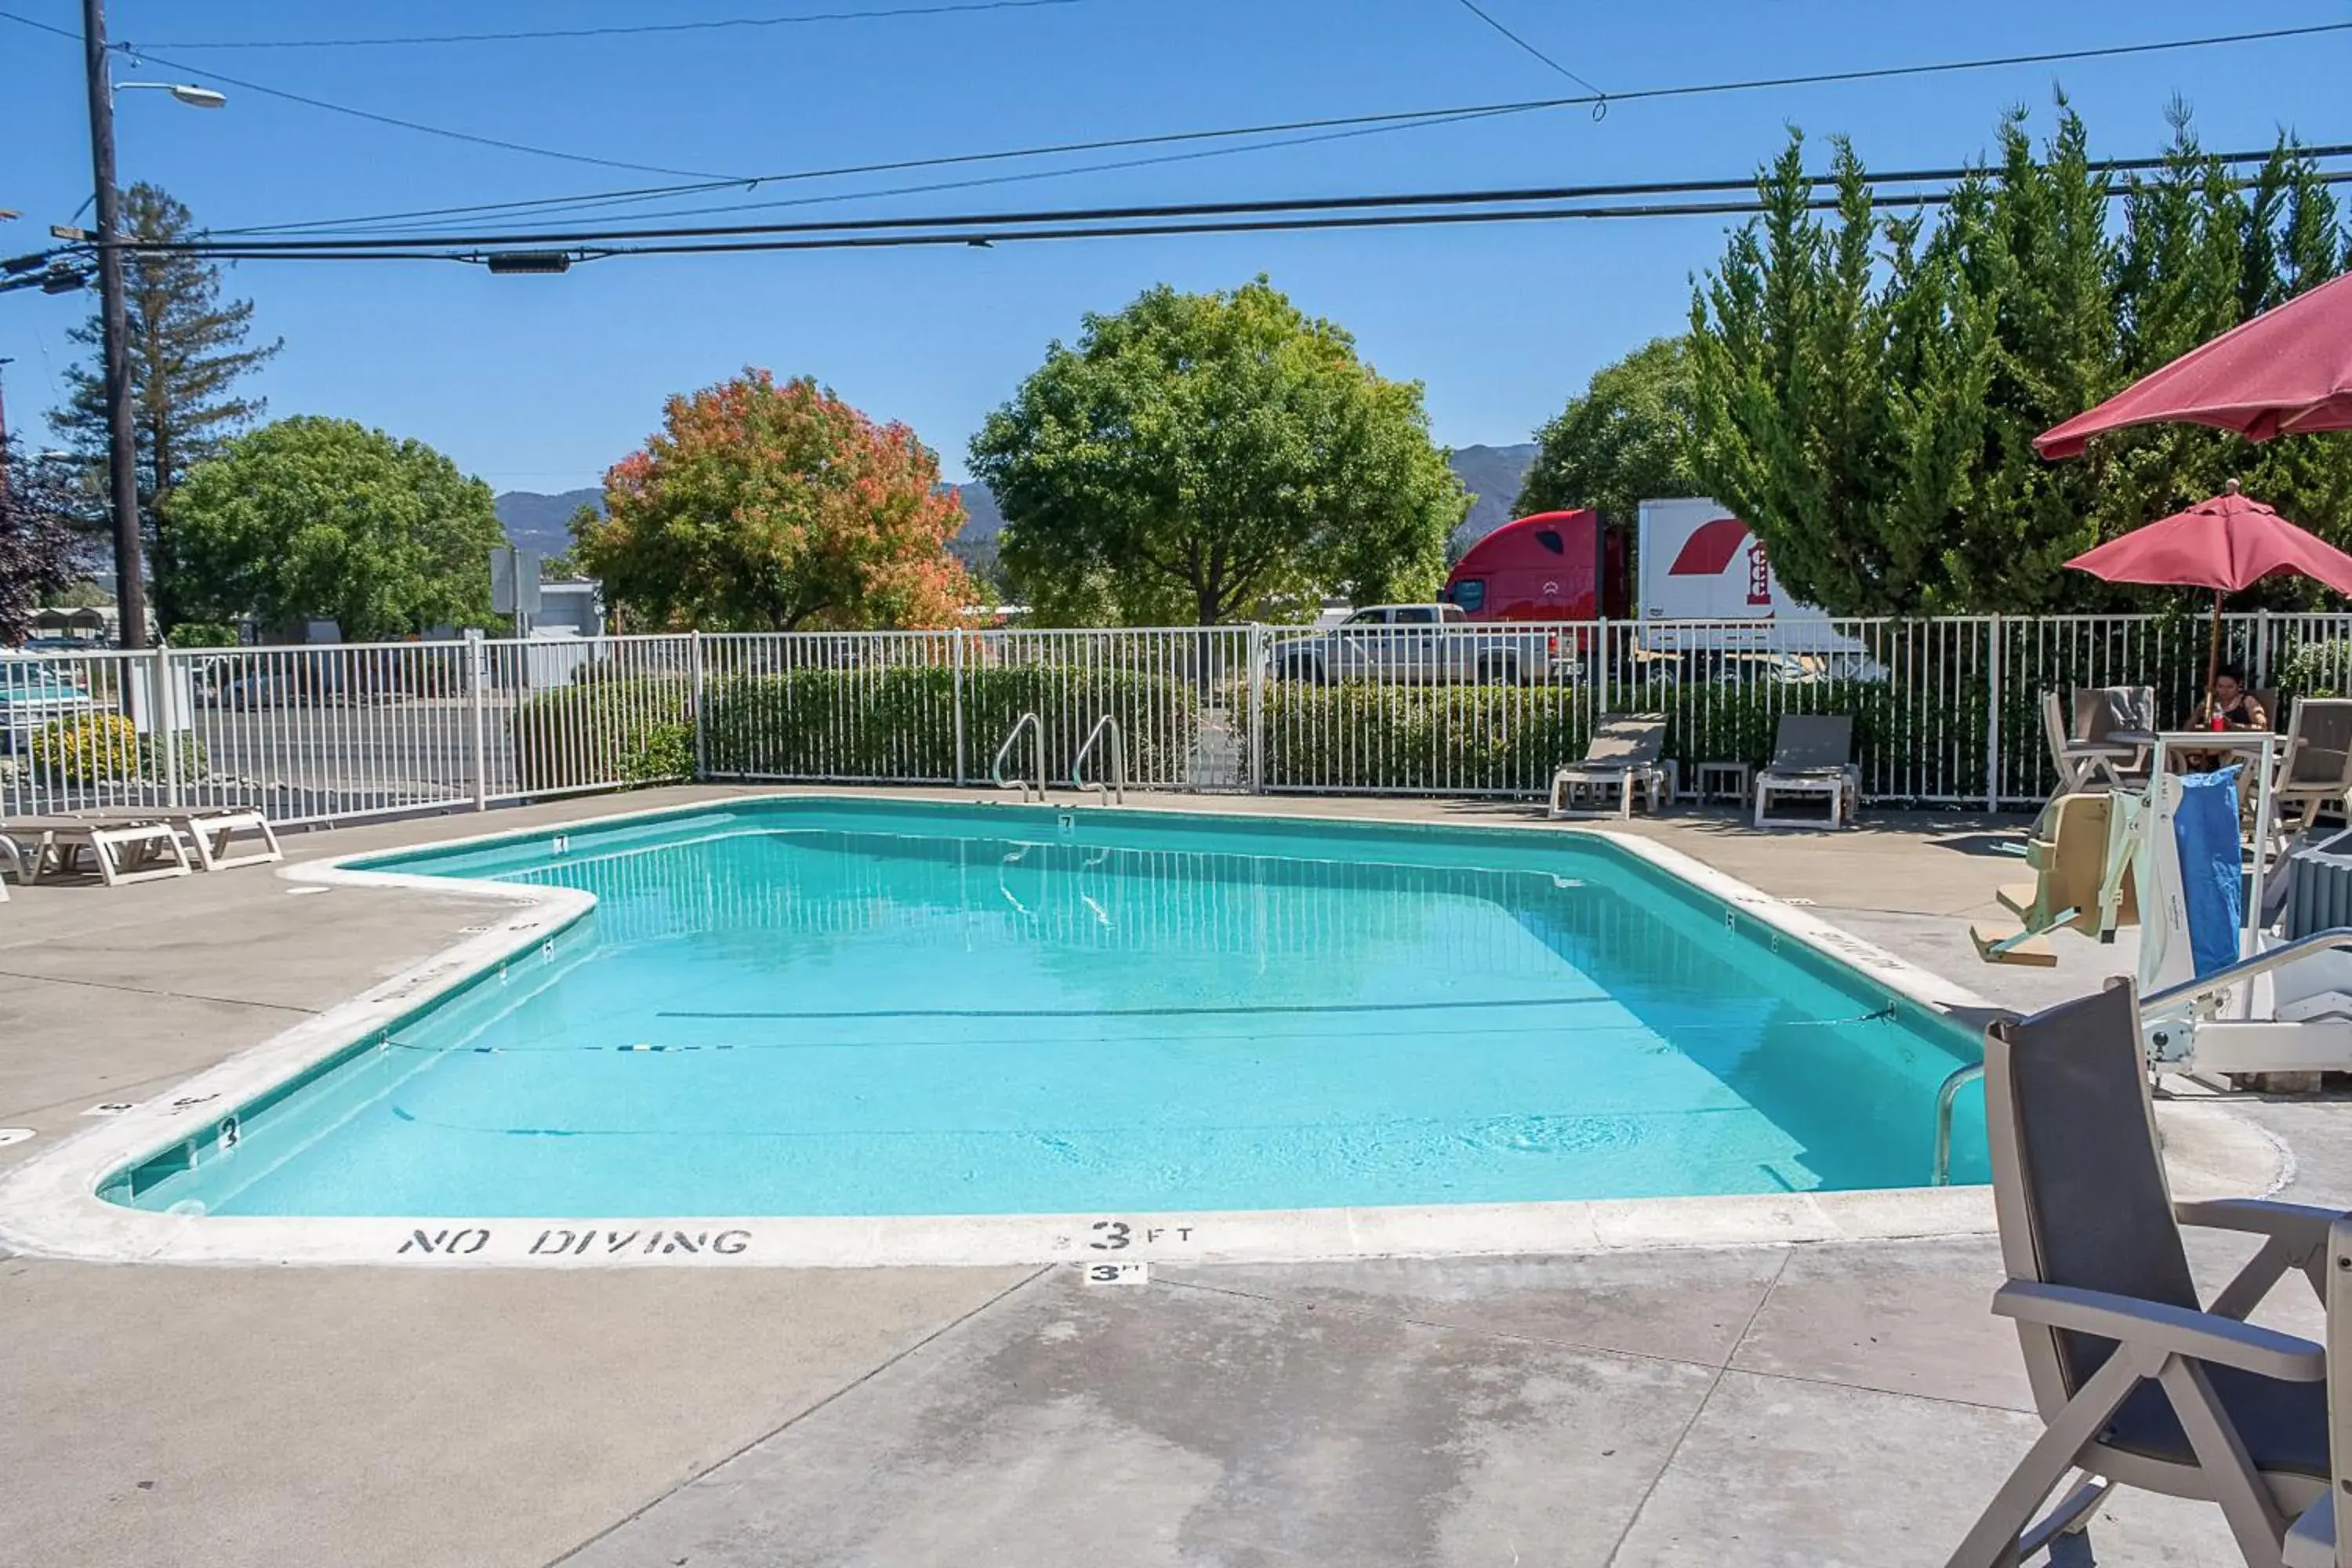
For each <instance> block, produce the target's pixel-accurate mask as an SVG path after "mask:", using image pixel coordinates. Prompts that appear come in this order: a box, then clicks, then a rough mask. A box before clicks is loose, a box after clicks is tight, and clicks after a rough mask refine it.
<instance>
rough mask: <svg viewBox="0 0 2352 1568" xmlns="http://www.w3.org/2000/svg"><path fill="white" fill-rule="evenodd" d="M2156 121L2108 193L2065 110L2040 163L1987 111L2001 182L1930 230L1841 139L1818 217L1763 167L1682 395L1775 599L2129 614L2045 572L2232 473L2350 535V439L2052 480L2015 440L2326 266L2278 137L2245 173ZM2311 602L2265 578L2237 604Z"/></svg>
mask: <svg viewBox="0 0 2352 1568" xmlns="http://www.w3.org/2000/svg"><path fill="white" fill-rule="evenodd" d="M2170 120H2171V123H2172V126H2173V141H2172V145H2171V147H2170V149H2169V151H2168V154H2167V156H2166V158H2165V161H2164V163H2163V164H2162V166H2161V167H2160V168H2158V169H2156V170H2154V171H2151V172H2149V173H2147V174H2142V175H2136V176H2133V177H2131V178H2129V179H2126V180H2123V181H2121V182H2119V183H2111V182H2110V181H2109V180H2108V179H2107V178H2106V177H2105V176H2104V175H2102V174H2099V173H2097V172H2096V171H2095V170H2093V169H2092V168H2091V166H2090V160H2089V157H2088V154H2087V151H2086V149H2087V138H2086V137H2085V135H2084V128H2083V125H2082V122H2081V121H2080V120H2079V119H2078V118H2077V117H2076V116H2075V115H2074V112H2073V111H2072V110H2069V109H2067V108H2066V107H2065V105H2064V102H2063V100H2061V102H2060V112H2059V121H2058V127H2057V130H2056V132H2055V134H2054V135H2053V137H2052V138H2051V139H2050V141H2049V142H2047V143H2046V144H2045V145H2044V146H2043V147H2042V148H2041V149H2039V150H2038V151H2037V150H2036V149H2035V148H2034V147H2033V145H2032V142H2031V141H2030V139H2029V137H2028V136H2027V133H2026V131H2025V125H2024V121H2023V119H2022V117H2021V116H2011V118H2010V119H2009V120H2008V121H2005V122H2004V123H2003V125H2002V128H2001V132H2000V142H2001V147H2000V163H1998V165H1997V166H1993V167H1988V168H1986V169H1984V170H1982V171H1979V173H1978V174H1974V175H1972V176H1970V177H1969V178H1968V179H1965V180H1963V181H1962V182H1960V184H1959V186H1958V190H1957V192H1956V193H1955V195H1954V198H1953V200H1952V201H1951V202H1950V204H1949V205H1948V210H1947V211H1945V212H1944V213H1943V214H1941V215H1940V216H1938V217H1937V218H1935V219H1934V220H1933V221H1932V223H1931V222H1929V221H1927V220H1923V219H1920V218H1917V217H1904V218H1901V219H1897V220H1895V221H1892V222H1889V221H1886V220H1885V219H1884V218H1881V217H1878V216H1874V214H1873V213H1872V211H1871V202H1870V197H1869V190H1868V186H1867V183H1866V179H1865V176H1864V173H1863V171H1862V169H1861V167H1860V165H1859V164H1858V163H1856V162H1854V160H1853V156H1852V154H1851V153H1850V152H1847V151H1846V150H1844V149H1843V147H1841V149H1840V153H1839V157H1838V160H1837V163H1836V164H1835V166H1834V170H1833V174H1834V178H1835V183H1836V188H1837V196H1836V202H1835V205H1836V209H1837V211H1836V216H1835V217H1834V218H1833V219H1832V220H1830V221H1826V222H1825V221H1823V220H1822V219H1820V218H1819V217H1817V216H1815V214H1814V212H1813V211H1812V210H1811V206H1810V204H1811V202H1812V201H1813V200H1814V199H1815V193H1814V190H1813V188H1812V187H1811V185H1809V184H1808V183H1807V181H1806V179H1805V177H1804V174H1803V169H1802V165H1801V163H1800V162H1799V161H1798V151H1799V149H1798V143H1797V142H1795V141H1794V140H1793V139H1792V141H1791V142H1790V147H1789V149H1788V151H1786V152H1784V153H1782V154H1781V156H1780V158H1779V159H1777V160H1776V161H1775V162H1774V163H1771V164H1769V165H1768V166H1767V168H1766V169H1765V170H1764V172H1763V174H1762V175H1761V178H1760V183H1759V191H1760V192H1761V194H1762V195H1763V197H1764V202H1765V206H1766V212H1765V215H1764V216H1762V217H1761V218H1759V220H1757V221H1756V222H1755V223H1753V224H1751V225H1749V226H1748V227H1746V228H1743V229H1741V230H1739V231H1738V232H1737V233H1735V234H1733V235H1732V236H1731V237H1730V239H1729V241H1728V243H1727V246H1726V247H1725V250H1724V256H1723V260H1722V261H1721V263H1719V264H1718V266H1717V268H1716V270H1715V271H1713V272H1712V273H1710V274H1708V275H1707V277H1706V279H1704V280H1703V281H1702V283H1701V285H1700V287H1699V289H1698V290H1697V293H1696V298H1695V299H1694V301H1693V312H1692V336H1691V348H1690V360H1691V364H1692V367H1693V373H1694V384H1695V385H1694V395H1693V405H1694V408H1695V410H1696V420H1695V423H1696V432H1697V435H1698V437H1700V438H1701V439H1702V440H1703V441H1704V443H1705V451H1704V455H1703V456H1702V457H1701V458H1699V459H1698V466H1699V468H1700V474H1701V478H1702V479H1703V480H1704V481H1705V482H1706V485H1707V487H1708V488H1709V489H1710V491H1711V493H1713V494H1714V495H1715V496H1716V497H1717V500H1722V501H1724V502H1725V503H1727V505H1730V506H1732V507H1734V508H1737V509H1738V510H1740V512H1741V514H1742V515H1743V516H1745V517H1747V518H1748V521H1749V522H1750V523H1751V524H1753V525H1754V526H1755V528H1756V530H1757V531H1758V533H1759V536H1760V537H1762V538H1763V539H1764V541H1765V542H1766V543H1767V544H1768V546H1769V548H1770V549H1771V552H1772V554H1773V558H1774V561H1775V562H1776V563H1777V564H1778V565H1779V566H1780V571H1781V574H1782V578H1783V580H1784V581H1785V582H1786V583H1787V584H1788V585H1789V587H1790V590H1791V591H1792V592H1793V593H1796V594H1798V595H1801V596H1803V597H1806V598H1810V599H1811V600H1812V601H1814V602H1815V603H1817V604H1820V605H1824V606H1825V607H1827V608H1829V609H1831V610H1832V611H1835V612H1838V613H1842V614H1848V615H1860V614H1915V613H1921V612H1929V613H1937V612H1966V611H1985V610H1998V611H2002V612H2007V613H2027V612H2032V611H2038V610H2063V609H2088V608H2133V609H2146V608H2149V607H2152V601H2151V595H2150V592H2149V591H2148V590H2147V589H2116V588H2113V587H2110V586H2108V585H2105V584H2100V583H2098V582H2096V581H2095V580H2094V579H2091V578H2088V577H2085V576H2084V575H2083V574H2079V573H2072V572H2067V571H2064V570H2063V563H2064V562H2065V561H2066V559H2067V558H2068V557H2069V556H2071V555H2073V554H2074V553H2076V552H2079V551H2081V550H2083V549H2084V548H2087V547H2088V546H2090V545H2091V544H2094V543H2095V542H2098V541H2099V540H2101V539H2106V538H2113V537H2115V536H2116V535H2117V534H2120V533H2123V532H2126V531H2129V530H2131V529H2134V528H2137V527H2139V526H2140V525H2142V524H2144V523H2147V522H2148V521H2153V520H2154V519H2156V518H2158V517H2160V516H2162V515H2164V514H2165V513H2167V512H2169V511H2173V510H2179V508H2181V507H2184V506H2188V505H2190V504H2193V503H2194V502H2196V501H2199V500H2203V499H2204V498H2205V497H2207V496H2210V495H2212V494H2214V493H2215V492H2216V491H2218V490H2220V489H2221V487H2222V485H2223V484H2224V483H2225V482H2226V481H2228V480H2229V479H2242V481H2243V483H2244V485H2245V488H2246V490H2247V492H2248V493H2249V494H2251V495H2253V496H2255V497H2257V498H2259V499H2261V500H2266V501H2268V502H2270V503H2272V504H2273V505H2274V506H2276V507H2277V508H2278V509H2279V510H2280V511H2281V512H2283V513H2284V514H2285V515H2287V516H2289V517H2292V518H2294V519H2295V520H2296V521H2299V522H2302V523H2304V524H2305V526H2307V527H2310V528H2312V529H2313V530H2314V531H2317V532H2318V533H2320V534H2321V535H2322V536H2324V537H2326V538H2329V539H2331V540H2335V541H2336V542H2345V543H2352V435H2343V436H2298V437H2286V438H2283V439H2280V440H2276V441H2273V442H2270V443H2267V444H2264V445H2261V446H2256V445H2253V444H2251V443H2248V442H2246V441H2244V440H2242V439H2241V438H2240V437H2236V436H2234V435H2231V434H2229V433H2227V432H2223V431H2216V430H2209V429H2205V428H2203V427H2201V426H2185V425H2159V426H2147V427H2143V428H2137V429H2131V430H2124V431H2118V432H2116V433H2113V434H2111V435H2108V436H2105V437H2100V438H2099V439H2098V440H2096V441H2094V442H2093V443H2092V444H2091V447H2090V450H2089V452H2088V453H2087V454H2086V455H2085V456H2084V457H2082V458H2075V459H2073V460H2070V461H2067V462H2063V463H2050V462H2045V461H2044V460H2043V459H2042V458H2041V456H2040V455H2039V454H2038V453H2036V452H2035V451H2034V450H2033V448H2032V438H2033V437H2034V436H2035V435H2037V434H2039V433H2040V432H2042V431H2043V430H2046V429H2048V428H2049V427H2051V426H2053V425H2056V424H2058V423H2060V422H2061V421H2063V420H2064V419H2066V418H2069V417H2071V416H2074V414H2077V413H2079V412H2081V411H2082V410H2083V409H2085V408H2088V407H2090V406H2092V405H2095V404H2096V403H2098V402H2099V401H2100V400H2101V399H2102V398H2104V397H2105V396H2107V395H2111V394H2112V393H2114V392H2115V391H2116V390H2117V389H2118V388H2120V387H2122V386H2124V385H2125V384H2127V383H2129V382H2131V381H2133V380H2135V379H2137V377H2139V376H2141V375H2144V374H2147V373H2148V372H2149V371H2151V370H2154V369H2156V368H2157V367H2158V365H2161V364H2163V363H2167V362H2168V361H2169V360H2171V359H2173V358H2175V357H2177V356H2178V355H2179V354H2182V353H2186V352H2188V351H2189V350H2190V349H2192V348H2195V347H2196V346H2198V345H2199V344H2200V343H2202V342H2207V341H2209V340H2210V339H2212V338H2214V337H2216V336H2218V335H2219V334H2221V332H2224V331H2228V330H2229V329H2230V328H2231V327H2233V326H2236V325H2237V324H2238V323H2239V322H2241V321H2245V320H2246V319H2248V318H2249V317H2251V316H2252V315H2253V314H2254V313H2256V312H2258V311H2260V310H2267V309H2270V308H2272V307H2273V306H2275V305H2277V304H2279V303H2281V302H2282V301H2284V300H2287V299H2290V298H2292V297H2293V296H2294V294H2296V293H2299V292H2301V291H2302V290H2304V289H2309V288H2311V287H2313V286H2315V284H2318V283H2321V282H2324V281H2326V279H2328V278H2330V277H2333V276H2335V275H2336V273H2337V272H2338V271H2339V270H2341V269H2342V268H2343V267H2344V265H2345V262H2346V255H2345V251H2344V249H2343V246H2344V235H2343V233H2342V224H2341V221H2340V213H2339V209H2338V206H2337V204H2336V198H2335V196H2334V195H2332V193H2331V192H2330V190H2329V189H2328V187H2327V185H2326V183H2325V181H2324V180H2323V179H2322V178H2321V176H2320V174H2319V173H2318V172H2317V171H2316V170H2315V168H2314V167H2313V165H2312V163H2311V161H2310V159H2309V158H2308V157H2307V156H2306V155H2305V154H2303V153H2301V152H2299V151H2298V150H2297V149H2296V148H2295V146H2294V143H2293V142H2291V141H2284V140H2283V141H2282V142H2281V143H2280V145H2279V146H2278V148H2277V149H2276V150H2275V151H2274V152H2273V154H2272V156H2271V157H2270V158H2269V159H2268V160H2266V161H2265V163H2263V166H2262V167H2261V168H2259V169H2258V170H2256V171H2254V172H2253V173H2252V174H2250V175H2249V174H2242V173H2240V172H2239V171H2237V170H2235V169H2233V168H2232V167H2231V166H2229V165H2225V164H2223V163H2221V161H2220V160H2218V159H2216V158H2214V157H2212V156H2211V155H2210V154H2209V153H2205V152H2204V151H2203V150H2202V149H2201V148H2200V146H2199V144H2198V142H2197V139H2196V137H2195V136H2194V134H2193V133H2192V132H2190V130H2189V120H2188V115H2187V113H2186V111H2185V110H2183V109H2182V108H2180V106H2179V105H2178V104H2176V105H2175V106H2174V107H2173V110H2172V111H2171V114H2170ZM2118 207H2119V208H2120V211H2119V213H2118V211H2117V210H2116V209H2117V208H2118ZM1881 236H1883V237H1884V246H1883V247H1882V248H1881V249H1880V250H1879V252H1878V254H1877V257H1876V261H1875V266H1874V267H1872V266H1868V265H1864V266H1862V267H1861V268H1859V269H1857V266H1856V260H1857V257H1858V256H1861V255H1865V254H1866V253H1867V252H1868V249H1869V247H1870V246H1871V245H1872V243H1873V240H1874V237H1881ZM2312 592H2313V590H2312V589H2311V588H2310V587H2309V586H2308V585H2307V584H2300V583H2298V582H2295V581H2293V580H2284V581H2278V582H2273V583H2266V584H2263V585H2261V587H2260V588H2259V589H2258V590H2256V591H2255V592H2254V593H2252V594H2250V595H2248V596H2247V598H2246V600H2245V603H2247V604H2249V605H2258V604H2267V605H2272V606H2273V607H2286V606H2290V605H2299V604H2302V603H2305V602H2307V601H2308V600H2309V598H2310V596H2311V595H2312Z"/></svg>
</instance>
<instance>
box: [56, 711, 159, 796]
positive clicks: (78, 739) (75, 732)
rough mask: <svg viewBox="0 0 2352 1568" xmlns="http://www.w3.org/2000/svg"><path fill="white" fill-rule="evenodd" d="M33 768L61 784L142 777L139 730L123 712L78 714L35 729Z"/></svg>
mask: <svg viewBox="0 0 2352 1568" xmlns="http://www.w3.org/2000/svg"><path fill="white" fill-rule="evenodd" d="M32 753H33V771H34V772H35V773H37V774H38V775H40V776H42V777H44V778H47V779H53V780H55V781H57V782H58V783H59V784H110V783H113V782H115V781H117V780H120V779H132V778H137V777H138V776H139V731H138V730H137V729H135V728H134V727H133V726H132V725H131V721H130V720H128V719H126V718H124V717H123V716H122V715H121V714H120V713H79V714H76V715H75V716H74V717H72V718H70V719H57V720H52V721H50V722H48V723H47V724H44V725H42V726H41V727H40V728H39V729H38V730H36V731H33V744H32Z"/></svg>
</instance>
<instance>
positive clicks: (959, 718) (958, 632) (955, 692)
mask: <svg viewBox="0 0 2352 1568" xmlns="http://www.w3.org/2000/svg"><path fill="white" fill-rule="evenodd" d="M948 635H949V636H950V637H953V638H954V639H955V641H954V642H953V643H952V644H950V656H949V667H950V668H951V669H952V670H953V671H954V675H953V678H952V679H951V680H950V684H949V689H950V693H951V697H952V705H953V707H954V710H955V782H956V788H958V789H961V788H963V787H964V771H963V628H962V627H961V626H958V627H956V628H955V629H954V630H953V631H951V632H950V633H949V634H948Z"/></svg>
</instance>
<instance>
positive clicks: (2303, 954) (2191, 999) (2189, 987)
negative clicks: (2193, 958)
mask: <svg viewBox="0 0 2352 1568" xmlns="http://www.w3.org/2000/svg"><path fill="white" fill-rule="evenodd" d="M2331 949H2334V950H2339V951H2340V950H2344V949H2352V926H2333V927H2330V928H2329V929H2328V930H2326V931H2314V932H2313V933H2312V934H2311V935H2309V936H2300V937H2297V938H2295V939H2294V941H2293V942H2286V943H2284V944H2282V945H2280V946H2278V947H2273V948H2267V949H2264V950H2263V952H2258V953H2256V954H2254V955H2253V956H2252V958H2242V959H2240V960H2238V962H2237V963H2232V964H2228V965H2225V966H2224V967H2222V968H2220V969H2217V970H2215V971H2213V973H2210V974H2200V975H2199V976H2198V977H2197V978H2196V979H2194V980H2184V981H2182V982H2181V983H2180V984H2178V985H2168V986H2166V987H2165V988H2164V989H2163V990H2161V991H2158V992H2153V993H2151V994H2148V995H2146V996H2143V997H2141V998H2140V1002H2139V1011H2140V1016H2141V1017H2142V1018H2146V1017H2147V1016H2148V1015H2149V1014H2150V1013H2155V1012H2161V1011H2163V1010H2165V1009H2167V1008H2169V1007H2172V1006H2175V1005H2179V1004H2182V1003H2195V1002H2201V1001H2203V1000H2204V999H2205V998H2207V997H2208V996H2211V995H2213V994H2215V993H2217V992H2221V991H2226V990H2228V989H2229V988H2230V987H2231V986H2232V985H2235V984H2238V983H2239V982H2240V981H2242V980H2252V979H2253V978H2254V977H2255V976H2256V975H2258V974H2268V973H2270V972H2271V971H2272V970H2273V969H2284V968H2285V967H2286V966H2287V965H2288V964H2290V963H2294V961H2295V960H2296V959H2298V958H2308V957H2310V956H2311V955H2312V954H2313V953H2315V952H2326V951H2329V950H2331Z"/></svg>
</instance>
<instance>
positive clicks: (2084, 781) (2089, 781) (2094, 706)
mask: <svg viewBox="0 0 2352 1568" xmlns="http://www.w3.org/2000/svg"><path fill="white" fill-rule="evenodd" d="M2084 697H2091V698H2095V699H2100V700H2098V701H2096V702H2095V703H2085V702H2084V701H2083V700H2082V699H2083V698H2084ZM2104 698H2105V692H2104V691H2084V692H2078V693H2076V701H2075V704H2074V729H2073V730H2072V731H2069V730H2068V728H2067V721H2066V716H2065V713H2064V710H2063V704H2062V703H2061V702H2060V701H2059V700H2058V694H2057V693H2056V692H2055V691H2045V692H2043V693H2042V736H2043V738H2044V739H2046V740H2047V741H2048V742H2050V763H2051V765H2052V766H2053V767H2054V768H2056V769H2057V770H2058V788H2057V790H2056V791H2055V792H2054V793H2053V794H2052V795H2051V797H2050V798H2051V799H2052V800H2053V801H2054V800H2057V799H2060V798H2061V797H2063V796H2065V795H2081V794H2084V792H2086V791H2089V790H2101V789H2127V788H2130V787H2131V779H2132V778H2133V776H2134V775H2135V774H2137V776H2139V777H2141V778H2143V779H2144V778H2145V777H2146V775H2147V747H2146V746H2143V745H2136V744H2133V743H2131V742H2125V741H2113V740H2106V739H2103V738H2095V736H2094V733H2093V731H2095V730H2097V729H2098V726H2099V721H2103V720H2107V719H2111V718H2112V717H2113V715H2112V714H2111V712H2110V711H2109V708H2108V705H2107V704H2106V703H2105V701H2104ZM2113 728H2114V726H2113V725H2112V724H2110V725H2108V726H2107V728H2106V729H2105V731H2100V733H2101V734H2104V733H2106V732H2111V731H2112V730H2113Z"/></svg>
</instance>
